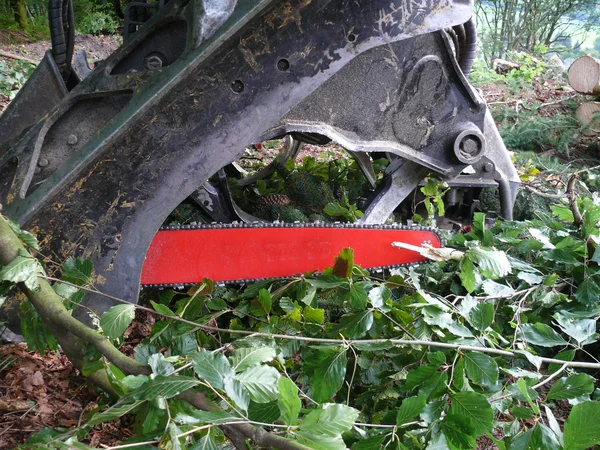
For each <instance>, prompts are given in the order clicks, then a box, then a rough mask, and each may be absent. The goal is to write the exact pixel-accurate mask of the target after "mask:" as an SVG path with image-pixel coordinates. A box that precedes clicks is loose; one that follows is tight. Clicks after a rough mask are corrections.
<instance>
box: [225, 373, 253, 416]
mask: <svg viewBox="0 0 600 450" xmlns="http://www.w3.org/2000/svg"><path fill="white" fill-rule="evenodd" d="M223 386H224V389H225V393H226V394H227V396H228V397H229V398H230V399H231V400H233V402H234V403H235V404H236V405H237V407H238V408H240V409H243V410H244V411H247V410H248V405H250V394H249V393H248V390H247V389H246V388H245V387H244V385H243V384H242V383H241V381H239V380H236V379H235V378H232V377H225V379H224V380H223Z"/></svg>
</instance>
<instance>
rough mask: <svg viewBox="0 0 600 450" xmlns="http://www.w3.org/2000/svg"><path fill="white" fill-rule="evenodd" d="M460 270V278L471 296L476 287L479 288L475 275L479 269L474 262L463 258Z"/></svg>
mask: <svg viewBox="0 0 600 450" xmlns="http://www.w3.org/2000/svg"><path fill="white" fill-rule="evenodd" d="M459 268H460V271H459V272H458V277H459V278H460V281H461V283H462V285H463V287H464V288H465V289H466V290H467V292H468V293H469V294H470V293H472V292H473V291H474V290H475V287H476V286H477V277H476V275H475V274H476V272H477V269H476V268H475V265H474V264H473V262H472V261H471V260H470V259H467V258H463V259H461V260H460V263H459Z"/></svg>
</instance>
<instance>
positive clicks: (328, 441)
mask: <svg viewBox="0 0 600 450" xmlns="http://www.w3.org/2000/svg"><path fill="white" fill-rule="evenodd" d="M295 435H296V437H297V440H298V443H299V444H302V445H304V446H306V447H308V448H312V449H313V450H347V447H346V444H345V443H344V440H343V439H342V437H341V436H336V437H331V436H321V435H314V434H313V433H312V432H310V431H298V432H296V433H295Z"/></svg>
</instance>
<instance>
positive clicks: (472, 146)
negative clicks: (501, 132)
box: [460, 137, 481, 156]
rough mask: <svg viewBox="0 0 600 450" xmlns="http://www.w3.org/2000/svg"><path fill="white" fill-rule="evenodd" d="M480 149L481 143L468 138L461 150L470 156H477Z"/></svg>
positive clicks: (462, 144)
mask: <svg viewBox="0 0 600 450" xmlns="http://www.w3.org/2000/svg"><path fill="white" fill-rule="evenodd" d="M480 148H481V146H480V143H479V142H478V141H477V140H475V139H473V138H472V137H466V138H465V139H463V140H462V142H461V143H460V150H461V151H462V152H464V153H466V154H467V155H468V156H473V155H476V154H477V153H478V152H479V150H480Z"/></svg>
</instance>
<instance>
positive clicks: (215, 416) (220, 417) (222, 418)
mask: <svg viewBox="0 0 600 450" xmlns="http://www.w3.org/2000/svg"><path fill="white" fill-rule="evenodd" d="M239 420H242V419H241V418H240V417H236V416H232V415H231V414H229V413H227V412H221V411H202V410H200V409H197V410H195V411H192V412H190V413H179V414H177V415H176V416H175V422H177V423H178V424H180V425H192V426H195V425H203V424H205V423H210V424H212V425H220V424H223V423H228V422H235V421H239Z"/></svg>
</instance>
